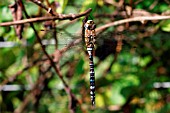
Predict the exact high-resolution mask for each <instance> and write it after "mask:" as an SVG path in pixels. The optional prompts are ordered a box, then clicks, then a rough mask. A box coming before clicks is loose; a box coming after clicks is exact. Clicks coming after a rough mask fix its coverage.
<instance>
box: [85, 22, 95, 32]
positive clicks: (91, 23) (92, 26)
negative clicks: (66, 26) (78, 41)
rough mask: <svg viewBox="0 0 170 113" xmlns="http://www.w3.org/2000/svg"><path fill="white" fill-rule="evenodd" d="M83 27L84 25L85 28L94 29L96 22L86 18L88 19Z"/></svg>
mask: <svg viewBox="0 0 170 113" xmlns="http://www.w3.org/2000/svg"><path fill="white" fill-rule="evenodd" d="M84 27H85V28H86V29H88V30H94V29H95V28H96V24H95V23H94V21H93V20H88V21H87V22H86V23H85V25H84Z"/></svg>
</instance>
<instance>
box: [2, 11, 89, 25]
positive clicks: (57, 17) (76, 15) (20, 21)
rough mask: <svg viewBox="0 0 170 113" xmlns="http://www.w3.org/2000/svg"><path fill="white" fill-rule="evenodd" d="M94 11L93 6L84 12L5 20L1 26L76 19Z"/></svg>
mask: <svg viewBox="0 0 170 113" xmlns="http://www.w3.org/2000/svg"><path fill="white" fill-rule="evenodd" d="M91 11H92V9H91V8H89V9H88V10H86V11H85V12H83V13H80V14H68V15H65V14H58V15H57V16H50V17H38V18H30V19H24V20H19V21H14V22H4V23H0V26H11V25H20V24H26V23H32V22H42V21H48V20H67V19H69V20H74V19H76V18H80V17H82V16H86V15H88V14H89V13H90V12H91Z"/></svg>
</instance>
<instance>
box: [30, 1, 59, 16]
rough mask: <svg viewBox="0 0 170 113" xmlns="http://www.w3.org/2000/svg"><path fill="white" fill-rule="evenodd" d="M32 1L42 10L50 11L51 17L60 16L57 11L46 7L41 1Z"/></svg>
mask: <svg viewBox="0 0 170 113" xmlns="http://www.w3.org/2000/svg"><path fill="white" fill-rule="evenodd" d="M30 1H31V2H33V3H35V4H37V5H38V6H40V7H41V8H43V9H45V10H46V11H48V13H50V14H51V15H53V16H57V15H58V14H57V13H56V12H55V11H53V10H52V8H48V7H46V6H45V5H44V4H43V3H42V2H41V1H39V0H30Z"/></svg>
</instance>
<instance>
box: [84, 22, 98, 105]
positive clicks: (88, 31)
mask: <svg viewBox="0 0 170 113" xmlns="http://www.w3.org/2000/svg"><path fill="white" fill-rule="evenodd" d="M84 28H85V29H84V30H85V31H84V33H85V34H84V40H85V44H86V48H87V52H88V54H89V66H90V95H91V102H92V106H94V105H95V71H94V63H93V52H94V46H95V45H94V44H95V42H96V40H95V38H96V33H95V28H96V25H95V24H94V21H93V20H88V21H87V22H86V23H85V24H84Z"/></svg>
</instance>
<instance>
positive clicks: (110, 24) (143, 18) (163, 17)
mask: <svg viewBox="0 0 170 113" xmlns="http://www.w3.org/2000/svg"><path fill="white" fill-rule="evenodd" d="M167 19H170V16H141V17H134V18H128V19H123V20H119V21H115V22H111V23H108V24H105V25H103V26H101V27H99V28H97V29H96V32H101V31H102V30H104V29H106V28H108V27H112V26H116V25H120V24H124V23H127V22H138V21H139V22H143V21H146V20H167Z"/></svg>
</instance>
